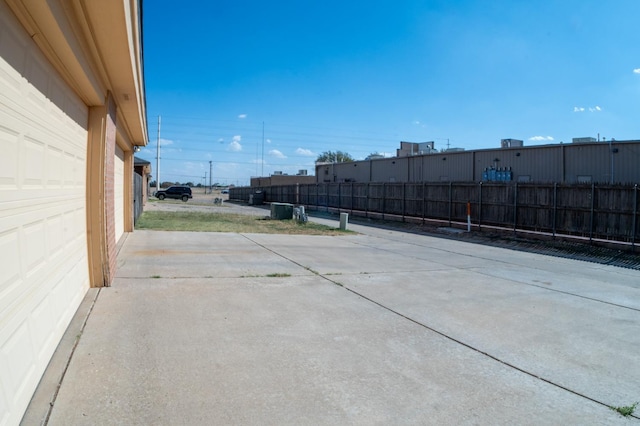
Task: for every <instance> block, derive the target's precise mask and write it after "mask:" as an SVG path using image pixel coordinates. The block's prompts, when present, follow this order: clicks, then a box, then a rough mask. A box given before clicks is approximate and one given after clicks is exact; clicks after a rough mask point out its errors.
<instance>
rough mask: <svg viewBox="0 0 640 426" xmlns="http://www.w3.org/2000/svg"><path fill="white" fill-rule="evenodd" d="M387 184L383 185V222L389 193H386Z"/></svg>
mask: <svg viewBox="0 0 640 426" xmlns="http://www.w3.org/2000/svg"><path fill="white" fill-rule="evenodd" d="M385 185H386V183H384V182H383V183H382V220H384V210H385V205H386V204H387V203H386V200H387V191H386V186H385Z"/></svg>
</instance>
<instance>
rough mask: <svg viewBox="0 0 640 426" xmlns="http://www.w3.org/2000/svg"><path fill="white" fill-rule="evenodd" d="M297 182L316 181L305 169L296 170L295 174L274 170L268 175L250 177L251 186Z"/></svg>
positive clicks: (292, 183) (262, 186)
mask: <svg viewBox="0 0 640 426" xmlns="http://www.w3.org/2000/svg"><path fill="white" fill-rule="evenodd" d="M297 183H316V177H315V176H310V175H308V174H307V170H298V174H297V175H286V174H284V173H283V172H281V171H275V172H273V174H272V175H271V176H268V177H252V178H251V187H261V188H264V187H267V186H278V185H295V184H297Z"/></svg>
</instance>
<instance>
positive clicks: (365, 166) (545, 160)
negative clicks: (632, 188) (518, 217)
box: [316, 140, 640, 183]
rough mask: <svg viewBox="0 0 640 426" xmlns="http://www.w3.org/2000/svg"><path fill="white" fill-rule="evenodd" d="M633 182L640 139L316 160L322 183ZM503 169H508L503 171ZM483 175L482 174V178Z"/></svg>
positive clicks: (639, 178) (638, 171)
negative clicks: (328, 161) (494, 175)
mask: <svg viewBox="0 0 640 426" xmlns="http://www.w3.org/2000/svg"><path fill="white" fill-rule="evenodd" d="M491 170H494V171H499V172H504V173H498V175H499V176H500V178H499V179H492V180H505V181H513V182H540V183H549V182H558V183H589V182H600V183H611V182H613V183H639V182H640V140H632V141H607V142H596V143H593V142H590V143H571V144H554V145H538V146H529V147H526V146H515V147H513V146H512V147H507V148H498V149H482V150H474V151H451V152H440V153H436V154H426V155H414V156H407V157H393V158H383V159H372V160H366V161H354V162H349V163H335V164H321V165H317V166H316V181H317V182H318V183H322V182H479V181H482V180H487V175H488V174H487V173H486V172H487V171H491ZM508 172H509V173H508ZM483 175H484V176H483Z"/></svg>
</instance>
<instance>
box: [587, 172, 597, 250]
mask: <svg viewBox="0 0 640 426" xmlns="http://www.w3.org/2000/svg"><path fill="white" fill-rule="evenodd" d="M595 193H596V185H595V184H594V183H592V184H591V217H590V219H589V242H590V243H591V242H592V241H593V210H594V201H595V198H596V197H595Z"/></svg>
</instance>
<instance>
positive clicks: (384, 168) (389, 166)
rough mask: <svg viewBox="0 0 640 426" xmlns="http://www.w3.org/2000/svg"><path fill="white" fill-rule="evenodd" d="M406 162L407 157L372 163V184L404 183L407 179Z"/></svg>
mask: <svg viewBox="0 0 640 426" xmlns="http://www.w3.org/2000/svg"><path fill="white" fill-rule="evenodd" d="M406 162H407V157H402V158H385V159H381V160H375V161H372V162H371V167H372V171H371V182H404V181H405V180H406V178H407V168H406ZM402 163H405V165H404V166H403V165H402Z"/></svg>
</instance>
